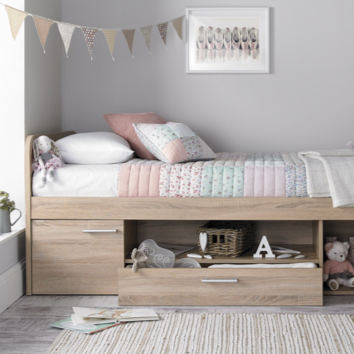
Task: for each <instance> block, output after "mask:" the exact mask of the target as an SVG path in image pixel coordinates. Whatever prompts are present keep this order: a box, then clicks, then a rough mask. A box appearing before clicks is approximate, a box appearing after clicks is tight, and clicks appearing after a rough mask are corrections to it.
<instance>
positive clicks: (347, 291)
mask: <svg viewBox="0 0 354 354" xmlns="http://www.w3.org/2000/svg"><path fill="white" fill-rule="evenodd" d="M323 295H331V296H336V295H340V296H342V295H344V296H354V288H348V287H347V286H344V285H340V286H339V289H338V290H334V291H333V290H331V289H330V288H329V287H327V286H324V289H323Z"/></svg>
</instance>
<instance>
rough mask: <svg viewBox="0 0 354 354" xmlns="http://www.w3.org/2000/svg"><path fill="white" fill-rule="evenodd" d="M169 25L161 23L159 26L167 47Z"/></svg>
mask: <svg viewBox="0 0 354 354" xmlns="http://www.w3.org/2000/svg"><path fill="white" fill-rule="evenodd" d="M167 25H168V22H164V23H160V24H158V25H156V26H157V28H158V30H159V32H160V36H161V38H162V40H163V42H164V43H165V45H166V37H167Z"/></svg>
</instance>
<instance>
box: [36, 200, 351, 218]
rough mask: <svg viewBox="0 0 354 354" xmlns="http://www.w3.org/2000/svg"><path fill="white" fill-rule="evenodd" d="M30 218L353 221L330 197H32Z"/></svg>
mask: <svg viewBox="0 0 354 354" xmlns="http://www.w3.org/2000/svg"><path fill="white" fill-rule="evenodd" d="M31 200H32V202H31V206H32V219H52V218H53V215H55V218H56V219H93V218H95V219H122V220H354V209H353V208H333V206H332V200H331V199H330V198H112V197H104V198H103V197H102V198H99V197H92V198H91V197H88V198H85V197H32V198H31Z"/></svg>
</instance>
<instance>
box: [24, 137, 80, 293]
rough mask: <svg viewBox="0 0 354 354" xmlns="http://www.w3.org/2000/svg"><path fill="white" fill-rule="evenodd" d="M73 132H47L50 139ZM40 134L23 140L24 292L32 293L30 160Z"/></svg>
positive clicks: (56, 138)
mask: <svg viewBox="0 0 354 354" xmlns="http://www.w3.org/2000/svg"><path fill="white" fill-rule="evenodd" d="M72 134H74V132H72V131H68V132H59V133H49V134H44V135H47V136H48V137H49V138H50V139H52V140H54V141H56V140H58V139H61V138H64V137H66V136H68V135H72ZM40 135H43V134H36V135H29V136H27V138H26V141H25V208H26V216H25V221H26V293H27V295H31V294H32V242H31V231H32V230H31V198H32V160H33V142H34V140H35V139H37V138H38V137H39V136H40Z"/></svg>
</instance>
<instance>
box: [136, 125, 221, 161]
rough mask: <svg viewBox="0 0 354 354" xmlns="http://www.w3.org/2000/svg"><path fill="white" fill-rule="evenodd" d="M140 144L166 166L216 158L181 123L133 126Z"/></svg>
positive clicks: (205, 145) (208, 148) (199, 139)
mask: <svg viewBox="0 0 354 354" xmlns="http://www.w3.org/2000/svg"><path fill="white" fill-rule="evenodd" d="M133 127H134V129H135V132H136V134H137V136H138V138H139V139H140V141H141V143H142V144H143V145H144V146H145V147H146V149H147V150H149V151H150V153H151V154H152V155H154V156H155V157H156V158H157V159H158V160H160V161H163V162H165V163H168V164H175V163H179V162H188V161H207V160H212V159H215V158H216V155H215V153H214V152H213V151H212V150H211V149H210V147H209V146H208V145H207V144H206V143H205V142H204V141H203V140H202V139H201V138H200V137H199V136H198V135H196V134H195V133H194V132H193V131H192V130H191V129H190V128H189V127H188V126H187V125H185V124H183V123H173V122H168V123H166V124H144V123H135V124H133Z"/></svg>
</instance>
